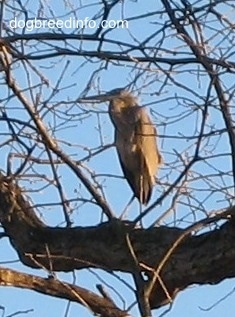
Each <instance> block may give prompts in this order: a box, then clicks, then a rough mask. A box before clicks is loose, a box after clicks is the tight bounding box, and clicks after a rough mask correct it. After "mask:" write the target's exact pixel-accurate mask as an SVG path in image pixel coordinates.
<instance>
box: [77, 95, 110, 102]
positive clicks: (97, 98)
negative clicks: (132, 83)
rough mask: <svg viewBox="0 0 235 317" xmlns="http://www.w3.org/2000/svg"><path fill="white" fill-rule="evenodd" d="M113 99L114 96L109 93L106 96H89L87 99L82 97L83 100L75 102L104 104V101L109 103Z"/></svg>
mask: <svg viewBox="0 0 235 317" xmlns="http://www.w3.org/2000/svg"><path fill="white" fill-rule="evenodd" d="M113 98H115V96H114V95H111V94H109V93H107V94H102V95H95V96H89V97H84V98H79V99H78V100H77V101H78V102H94V101H96V102H105V101H110V100H112V99H113Z"/></svg>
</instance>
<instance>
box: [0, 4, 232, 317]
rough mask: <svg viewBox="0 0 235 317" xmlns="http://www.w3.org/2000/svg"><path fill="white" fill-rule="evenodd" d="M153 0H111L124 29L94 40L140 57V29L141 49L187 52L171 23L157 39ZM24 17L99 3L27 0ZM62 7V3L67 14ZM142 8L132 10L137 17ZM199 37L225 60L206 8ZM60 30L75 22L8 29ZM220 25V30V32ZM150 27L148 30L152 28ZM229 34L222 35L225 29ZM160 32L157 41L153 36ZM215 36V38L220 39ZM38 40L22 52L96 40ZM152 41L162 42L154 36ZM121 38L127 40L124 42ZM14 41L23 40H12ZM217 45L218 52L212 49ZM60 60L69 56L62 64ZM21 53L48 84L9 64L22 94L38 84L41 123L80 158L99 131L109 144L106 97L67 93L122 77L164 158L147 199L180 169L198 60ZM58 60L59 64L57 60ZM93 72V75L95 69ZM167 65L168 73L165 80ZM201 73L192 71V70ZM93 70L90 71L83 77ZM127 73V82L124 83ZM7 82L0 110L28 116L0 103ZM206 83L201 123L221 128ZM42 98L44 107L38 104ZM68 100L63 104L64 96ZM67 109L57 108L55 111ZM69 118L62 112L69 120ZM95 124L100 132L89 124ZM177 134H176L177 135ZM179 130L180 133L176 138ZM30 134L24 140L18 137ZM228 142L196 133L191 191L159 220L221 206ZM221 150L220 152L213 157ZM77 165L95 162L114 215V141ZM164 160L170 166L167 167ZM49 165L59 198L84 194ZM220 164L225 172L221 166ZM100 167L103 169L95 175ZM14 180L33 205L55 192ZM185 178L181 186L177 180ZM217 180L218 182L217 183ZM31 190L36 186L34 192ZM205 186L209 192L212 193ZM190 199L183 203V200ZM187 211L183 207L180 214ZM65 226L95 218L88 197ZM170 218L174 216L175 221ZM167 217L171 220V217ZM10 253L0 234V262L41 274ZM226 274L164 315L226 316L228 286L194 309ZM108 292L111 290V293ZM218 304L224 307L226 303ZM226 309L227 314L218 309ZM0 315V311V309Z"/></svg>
mask: <svg viewBox="0 0 235 317" xmlns="http://www.w3.org/2000/svg"><path fill="white" fill-rule="evenodd" d="M160 3H161V2H160V1H159V2H156V1H153V0H149V1H148V3H147V4H146V1H144V0H140V1H131V0H129V1H123V2H122V1H120V4H118V5H117V6H116V7H115V8H114V10H113V11H112V13H111V15H110V16H109V19H110V20H111V19H113V20H114V19H126V20H127V21H128V28H126V29H112V30H111V29H110V30H107V31H109V32H108V33H107V36H106V39H109V40H110V42H109V43H105V44H104V45H103V48H102V49H103V50H106V51H108V50H109V51H115V52H118V53H119V54H121V53H122V54H124V52H125V54H128V56H131V57H133V58H134V57H135V56H140V57H144V54H143V52H141V51H140V50H139V49H138V47H139V46H140V44H141V43H142V41H144V40H145V39H146V38H147V37H149V36H150V35H152V37H151V38H149V40H148V42H147V43H146V46H148V47H149V49H148V51H147V52H148V54H149V55H150V56H156V57H159V58H160V57H162V58H176V59H177V58H188V57H192V54H191V52H190V50H189V49H188V47H187V46H186V45H185V43H184V42H183V41H182V39H181V38H180V37H178V36H176V35H174V31H173V30H172V29H170V28H168V29H167V30H166V33H165V34H164V39H163V32H160V31H159V30H161V28H162V27H163V26H164V23H166V21H168V18H167V16H166V15H164V14H163V15H162V14H160V11H161V10H162V6H161V4H160ZM175 3H176V4H177V3H178V5H181V2H180V1H176V2H175ZM191 3H193V5H194V6H195V7H198V8H199V7H200V6H204V5H206V4H207V3H208V2H207V1H195V2H193V1H191ZM22 4H23V5H26V7H27V11H28V19H33V18H35V17H39V16H40V17H41V18H44V19H55V17H57V18H59V19H61V20H63V21H65V20H66V19H68V18H69V17H73V18H77V19H81V20H83V19H85V18H86V17H89V18H90V19H94V20H95V19H96V18H98V16H99V12H102V11H100V10H101V6H100V5H97V2H96V1H95V0H94V1H90V2H89V3H88V4H87V3H83V1H80V2H79V3H76V2H74V3H73V6H72V5H70V4H69V3H67V4H66V5H65V4H64V3H63V2H62V1H49V2H45V3H44V2H43V3H42V5H41V6H40V5H39V4H35V3H34V2H29V3H27V2H26V1H24V2H22ZM14 5H15V7H14V8H10V7H8V8H7V7H6V9H5V15H4V19H5V23H6V24H7V25H9V23H10V20H11V19H13V18H15V17H17V19H18V20H19V19H22V20H25V19H26V15H25V13H24V12H23V11H20V7H19V5H18V4H17V3H15V4H14ZM217 10H218V11H219V10H220V11H221V12H224V14H225V16H226V17H228V18H229V19H231V21H234V18H235V13H234V11H231V10H230V8H229V7H228V6H226V5H223V4H220V5H218V6H217ZM67 12H69V13H68V14H67ZM151 12H155V15H149V16H146V14H147V13H151ZM140 15H141V17H140ZM200 22H201V25H202V29H203V32H204V34H205V37H206V38H207V39H209V43H208V47H207V53H208V55H209V56H210V57H212V58H218V56H222V57H224V58H227V57H228V56H229V59H231V60H233V54H234V53H233V50H232V49H231V50H228V49H227V48H228V46H229V45H230V46H231V41H229V38H230V33H229V31H228V30H226V29H225V31H224V32H218V30H219V28H220V27H221V26H220V25H218V22H216V21H215V19H214V17H213V16H212V15H211V16H210V15H208V16H207V17H206V16H205V17H203V16H201V17H200ZM47 31H49V32H51V33H53V32H54V33H61V32H65V33H67V34H79V32H81V31H79V30H74V29H65V28H64V29H62V30H59V29H57V30H56V29H54V30H52V29H51V30H49V29H46V30H45V29H43V30H41V29H37V30H33V31H31V32H29V31H27V30H25V29H19V28H18V29H16V30H15V32H16V33H18V34H22V32H26V34H32V33H43V32H47ZM83 32H84V34H92V33H93V32H94V30H93V29H89V28H86V29H85V30H84V31H83ZM226 32H227V33H226ZM189 33H190V35H192V36H193V30H191V29H189ZM153 34H154V35H153ZM226 34H228V36H227V37H226V36H225V35H226ZM161 39H162V42H161ZM222 39H223V42H221V41H222ZM114 40H116V41H120V42H123V43H124V44H122V45H117V44H115V43H113V41H114ZM36 43H37V41H34V42H30V43H29V44H30V45H29V46H26V45H25V47H24V51H25V53H26V54H30V56H32V57H34V56H39V55H40V54H41V55H43V54H47V53H50V49H51V47H50V46H49V44H51V45H57V46H58V47H59V46H60V47H62V48H66V49H70V50H73V51H76V50H78V51H79V50H80V51H81V50H87V51H97V49H98V44H97V42H95V41H76V40H70V41H68V42H67V43H63V44H61V43H60V42H59V41H58V42H53V41H52V42H51V43H48V41H44V42H42V43H41V44H38V43H37V45H36ZM130 44H132V45H135V46H136V49H135V50H130V51H128V49H130V47H129V46H130ZM160 44H161V45H160ZM128 45H129V46H128ZM18 49H22V47H20V45H19V47H18ZM219 54H221V55H219ZM67 61H69V64H68V65H67ZM30 62H31V63H32V64H33V65H34V66H35V67H37V69H38V70H39V71H40V74H43V77H44V78H47V79H48V80H49V85H48V86H47V85H44V86H43V90H42V91H41V90H40V84H41V82H42V77H40V76H39V73H36V72H34V71H33V70H32V69H30V67H28V66H27V67H28V68H27V70H30V72H29V73H27V71H26V68H24V67H23V66H22V64H20V63H19V64H16V67H15V68H14V76H15V77H16V79H17V80H18V82H19V83H20V85H21V88H27V87H28V86H29V83H30V84H31V86H32V87H33V88H32V89H31V91H26V93H25V94H26V96H27V97H28V98H29V100H31V99H33V98H35V96H36V94H40V93H41V97H40V98H41V104H40V107H39V109H40V112H41V115H43V118H44V122H45V124H46V125H47V127H48V129H50V128H51V130H53V129H54V130H55V131H54V132H53V133H54V135H55V137H56V138H57V139H58V140H59V144H60V146H61V148H62V149H63V150H64V151H65V152H66V153H68V154H69V155H70V156H71V157H73V158H74V159H75V160H80V159H82V158H84V157H86V156H87V154H88V152H87V150H86V148H91V149H98V148H99V147H100V146H101V139H102V142H104V144H105V145H107V144H112V143H113V127H112V124H111V122H110V119H109V117H108V113H107V104H98V105H93V106H91V105H90V104H82V105H78V104H76V103H75V102H73V101H74V100H76V99H77V98H79V97H80V96H81V94H83V93H84V89H85V88H86V86H87V83H88V81H89V80H90V87H89V89H88V91H86V95H92V94H94V93H97V92H99V91H108V90H110V89H113V88H116V87H121V86H127V85H130V84H132V85H131V90H133V92H134V93H135V95H139V102H140V104H142V105H146V108H147V109H148V111H149V112H151V114H152V118H153V121H154V123H155V124H156V126H157V129H158V133H159V140H158V144H159V147H160V149H161V152H162V154H163V157H164V162H165V164H164V165H163V167H162V168H161V169H160V171H159V174H158V177H159V179H160V183H161V185H159V186H156V188H155V190H154V195H153V198H152V202H153V201H155V200H156V199H157V198H158V197H159V196H160V195H161V194H162V193H163V192H164V190H165V188H166V186H169V184H171V183H172V182H173V181H174V180H175V179H176V178H177V177H178V176H179V175H180V173H181V172H182V170H183V163H182V161H180V159H179V154H180V155H181V156H182V159H184V160H185V161H187V159H190V157H192V155H193V153H194V151H195V139H194V138H193V136H195V135H198V131H199V129H200V125H201V120H202V114H201V110H202V109H204V104H205V100H206V96H207V92H208V89H209V88H208V87H209V85H210V83H209V80H208V76H206V75H205V74H203V73H202V72H201V71H202V70H201V69H200V68H199V66H198V65H196V64H187V65H185V66H182V65H180V66H178V67H175V68H174V69H173V70H170V69H169V66H168V65H167V64H164V63H158V64H155V65H154V64H151V65H148V63H138V64H135V63H134V62H133V63H130V62H118V61H109V63H106V62H105V61H100V60H99V59H98V58H83V57H80V56H75V55H74V56H63V55H62V56H59V57H54V58H48V59H42V60H41V59H39V60H33V59H32V60H30ZM66 65H67V66H66ZM95 71H96V73H95V75H94V72H95ZM63 73H64V75H63V77H62V80H61V82H60V85H59V90H58V91H57V92H56V93H55V95H54V96H53V97H52V98H51V99H50V101H49V102H48V103H47V99H48V98H49V97H50V96H51V94H52V91H53V88H55V86H56V84H57V83H58V79H59V78H60V77H61V76H62V74H63ZM166 73H168V75H169V76H170V78H171V79H168V82H167V83H166ZM199 75H200V76H199ZM232 76H233V74H229V73H224V74H223V75H221V79H222V80H223V87H224V89H225V90H226V89H229V90H230V91H231V90H232V89H234V88H233V85H234V79H233V77H232ZM91 79H92V80H91ZM133 82H134V83H135V84H133ZM8 94H9V91H8V89H7V88H6V87H2V88H1V92H0V98H1V100H2V107H6V108H7V113H8V115H9V116H10V117H12V118H14V117H16V118H19V119H22V120H28V115H27V113H26V112H25V110H24V109H23V108H22V106H21V105H20V103H18V102H17V101H16V100H15V99H12V100H11V101H10V102H9V103H8V104H6V102H5V99H6V98H7V97H8ZM213 96H215V92H214V91H212V92H211V94H210V102H211V104H210V109H209V114H208V119H207V126H206V127H205V131H204V132H210V131H211V129H213V130H217V129H218V130H220V129H223V128H224V122H223V120H222V116H221V113H220V111H219V110H218V101H217V100H216V99H214V100H213ZM43 102H45V105H46V106H45V107H43ZM68 102H71V104H68ZM50 105H51V106H55V105H57V106H56V109H57V110H58V111H59V113H60V114H61V115H60V116H58V117H56V116H54V114H53V111H48V107H49V106H50ZM65 112H66V113H67V115H66V116H65V115H63V114H62V113H65ZM68 120H69V121H68ZM98 125H100V126H101V132H102V133H99V131H98V129H97V127H98ZM2 127H3V132H2V134H1V135H0V143H2V142H3V141H4V140H5V138H6V135H5V134H4V132H6V131H7V126H6V125H3V124H2ZM176 137H177V138H176ZM180 137H182V138H180ZM25 142H29V143H30V141H28V140H27V141H25ZM14 146H15V148H14V147H10V146H4V147H1V148H0V164H1V165H0V168H2V169H6V161H7V156H8V154H9V153H10V152H13V153H15V152H20V151H21V149H20V148H19V147H18V146H17V145H16V144H14ZM229 151H230V148H229V143H228V137H227V134H226V133H217V134H215V135H214V136H212V137H211V138H205V139H204V140H203V142H202V148H201V151H200V155H201V156H202V157H204V158H205V159H204V160H203V161H201V162H198V163H196V164H195V165H194V166H193V168H192V173H191V175H189V179H188V180H187V181H186V180H185V183H184V184H183V185H184V186H185V187H186V188H187V190H188V193H190V195H183V194H182V195H181V196H180V197H179V200H178V203H177V205H176V210H175V213H174V214H171V215H170V216H169V217H168V218H166V219H164V223H165V224H168V225H179V226H181V227H186V226H188V225H190V224H191V223H192V221H193V220H195V219H194V218H193V217H192V214H191V213H190V211H192V209H193V208H197V207H198V206H199V204H201V205H200V208H201V210H200V211H199V209H198V211H197V212H196V213H195V214H194V216H195V217H196V219H197V220H199V219H201V218H202V217H204V216H205V213H204V210H206V211H208V212H209V211H211V210H216V209H220V208H225V207H227V206H228V204H229V198H230V197H229V195H230V194H232V189H230V188H229V186H231V187H232V186H233V183H232V178H231V173H230V175H229V174H228V173H229V172H230V171H231V161H230V156H229ZM225 154H226V155H225ZM222 155H223V156H222ZM34 156H35V157H36V156H38V157H41V158H46V156H45V153H44V151H43V149H40V148H37V149H36V150H35V152H34ZM84 163H85V164H86V166H87V167H88V168H89V169H90V170H93V171H95V172H96V173H97V174H98V175H100V176H98V177H97V180H98V181H99V182H100V183H101V184H102V186H103V190H104V192H105V197H106V198H107V200H108V202H109V203H110V205H111V206H112V208H113V210H114V211H115V212H116V213H117V214H120V213H121V212H122V210H123V209H124V207H125V205H126V204H127V202H128V201H129V199H130V197H131V190H130V188H129V186H128V184H127V183H126V181H125V180H124V179H122V178H120V176H122V171H121V168H120V166H119V162H118V159H117V155H116V152H115V149H114V147H110V148H109V149H107V150H105V151H104V152H102V153H101V154H99V155H97V156H94V157H92V158H91V159H89V160H86V161H85V162H84ZM19 164H20V159H19V158H17V157H15V158H14V159H13V160H12V167H13V169H16V168H17V166H19ZM171 168H172V169H171ZM32 170H34V171H36V172H37V173H40V174H45V175H47V176H48V177H49V178H50V177H52V172H51V170H50V169H49V168H48V167H47V166H46V165H39V164H38V165H37V164H34V166H33V169H29V170H28V173H29V174H30V173H32ZM58 173H59V175H60V177H61V182H62V184H63V186H64V188H65V192H66V195H67V197H69V198H76V197H80V196H79V195H82V196H83V197H86V198H87V199H89V198H90V197H89V195H88V194H87V192H86V190H85V189H84V188H82V187H81V188H80V183H79V182H78V180H77V178H76V177H75V176H74V175H73V174H72V172H71V171H70V170H69V169H68V168H66V167H64V166H59V167H58ZM222 173H225V174H224V175H222ZM104 174H105V176H103V175H104ZM205 176H207V178H208V179H209V181H205V180H204V179H203V177H205ZM21 184H22V186H24V187H25V189H26V191H27V190H29V189H31V190H32V189H34V190H35V192H28V195H30V197H31V199H32V200H33V201H34V203H37V204H40V203H42V202H44V203H45V202H48V203H51V202H58V192H57V190H56V189H55V187H53V186H49V187H47V188H45V189H42V186H43V184H44V181H42V180H40V181H39V180H37V182H36V181H35V182H32V183H29V182H28V181H26V180H23V179H22V180H21ZM186 185H187V186H186ZM221 187H223V188H222V189H221ZM38 189H40V191H38ZM211 189H213V193H211ZM173 194H175V191H174V192H173V193H172V194H171V195H169V197H168V198H166V199H165V200H164V201H163V203H162V205H161V206H158V208H157V210H154V211H152V212H151V213H150V215H149V216H148V217H146V219H145V220H144V224H145V225H146V226H147V225H149V224H151V223H152V222H153V221H155V220H156V218H158V217H159V216H160V215H161V214H162V213H163V212H164V211H166V210H167V209H168V208H169V205H170V204H171V202H172V199H173ZM189 205H191V207H189ZM136 210H138V203H137V202H134V203H133V205H132V206H131V208H130V211H129V213H128V219H133V218H135V216H136ZM39 213H40V215H41V216H42V219H44V221H45V222H46V223H47V224H49V225H59V224H63V221H64V218H63V213H62V210H61V208H59V207H58V206H55V207H50V208H48V207H47V208H46V207H45V208H40V209H39ZM186 215H188V216H186ZM72 218H73V221H74V225H94V224H97V223H98V222H99V221H100V210H99V208H95V207H94V206H93V205H91V204H86V205H81V206H80V205H79V206H78V207H77V208H76V210H75V211H74V213H73V217H72ZM175 219H177V221H175ZM174 221H175V222H174ZM10 260H17V255H16V253H15V252H14V250H13V249H12V247H11V246H10V245H9V242H8V241H7V240H6V239H2V240H0V263H3V266H9V267H11V268H15V269H19V270H20V271H23V272H30V273H32V274H35V275H40V276H46V272H43V271H42V270H31V269H29V268H27V267H25V266H23V265H21V264H20V263H19V262H18V263H14V264H4V263H5V261H10ZM98 273H99V274H100V276H102V277H103V278H105V279H106V281H107V282H108V283H110V284H111V285H112V286H114V287H116V288H117V290H119V292H120V293H121V295H122V297H123V298H124V299H126V301H127V302H128V304H130V303H131V302H132V301H133V294H132V293H131V292H130V291H129V290H128V289H126V288H125V287H124V286H123V284H121V283H120V282H118V281H117V280H116V279H114V278H113V277H111V276H110V275H108V274H106V273H103V272H100V271H99V272H98ZM58 276H59V277H60V278H61V279H63V280H66V281H72V273H69V274H64V273H59V274H58ZM125 278H126V279H127V280H128V281H130V283H132V282H131V279H130V278H129V277H127V276H126V275H125ZM233 281H234V280H233V279H230V280H226V281H224V282H223V283H220V284H219V285H214V286H192V287H190V288H189V289H187V290H185V291H184V292H182V293H180V294H179V296H178V297H177V299H176V300H175V302H174V305H173V308H172V310H171V311H170V312H169V313H168V314H167V315H166V316H170V317H171V316H172V317H173V316H174V317H175V316H181V315H182V314H184V315H190V316H192V317H194V316H195V317H196V316H197V317H198V316H207V317H208V316H209V317H210V316H213V317H214V316H220V315H221V314H223V316H232V311H233V310H234V308H235V307H234V300H233V296H234V295H233V294H232V295H231V296H230V297H228V298H227V299H225V300H224V301H223V302H221V303H219V304H218V305H216V306H215V307H214V308H213V309H211V310H208V311H203V310H200V308H199V307H203V308H208V307H210V306H212V305H213V304H214V303H216V302H217V301H218V300H220V299H221V298H223V297H224V296H226V294H227V293H229V292H230V291H231V290H232V289H233ZM76 283H77V284H78V285H80V286H84V287H87V288H88V289H91V290H92V291H96V290H95V284H98V283H99V281H98V280H97V278H96V277H94V275H93V274H92V273H91V272H87V271H85V270H82V271H78V272H76ZM111 293H112V292H111ZM112 295H113V296H114V299H115V300H116V301H117V303H119V304H120V306H121V305H122V302H121V301H120V300H119V299H118V297H117V296H116V295H115V294H113V293H112ZM0 305H1V306H3V307H6V312H5V315H4V316H7V315H9V314H11V313H14V312H15V311H18V310H21V311H22V310H27V309H31V308H32V309H34V312H31V313H28V316H39V315H40V316H42V315H43V316H51V313H52V312H53V315H54V316H64V314H65V309H66V305H67V302H66V301H62V300H59V299H53V298H50V297H46V296H43V295H40V294H37V293H33V292H31V291H26V290H20V289H13V288H6V287H2V288H0ZM227 307H229V308H230V309H229V310H228V309H227ZM165 309H166V307H163V308H162V309H161V310H160V312H163V311H164V310H165ZM225 311H226V315H225ZM0 314H1V312H0ZM159 314H160V313H159V312H158V311H154V316H159ZM78 315H79V316H80V315H82V316H85V317H86V316H90V313H89V312H88V311H87V310H86V309H85V308H83V307H81V306H79V305H75V304H72V306H71V309H70V311H69V313H68V316H70V317H72V316H78ZM133 315H135V316H137V315H138V313H137V311H136V310H133Z"/></svg>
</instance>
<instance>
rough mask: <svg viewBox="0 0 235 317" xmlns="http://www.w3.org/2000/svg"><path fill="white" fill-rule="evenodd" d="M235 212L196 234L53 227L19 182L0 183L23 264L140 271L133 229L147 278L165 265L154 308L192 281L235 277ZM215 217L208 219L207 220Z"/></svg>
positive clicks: (117, 224) (0, 214) (4, 218)
mask: <svg viewBox="0 0 235 317" xmlns="http://www.w3.org/2000/svg"><path fill="white" fill-rule="evenodd" d="M234 213H235V208H234V207H232V208H231V209H229V210H228V211H227V212H225V213H224V214H223V216H224V218H225V219H227V220H224V221H225V223H224V224H223V225H222V226H221V227H220V229H216V230H213V231H210V232H207V233H204V234H201V235H197V236H192V235H191V234H190V233H191V231H192V230H196V229H197V228H196V227H195V226H192V228H190V229H189V230H188V231H187V230H183V229H180V228H169V227H159V228H150V229H148V230H145V229H137V228H133V225H132V224H131V223H123V222H121V221H117V220H116V221H111V222H109V223H103V224H100V225H99V226H94V227H86V228H83V227H74V228H52V227H47V226H45V224H44V223H43V222H42V221H41V220H39V219H38V218H37V216H36V215H35V213H34V210H33V208H32V207H31V206H30V205H29V203H28V202H27V200H26V199H25V198H24V197H23V195H22V193H21V190H20V188H19V186H17V185H15V184H14V183H13V182H12V181H10V180H8V179H7V178H5V177H1V181H0V221H1V223H2V226H3V228H4V230H5V232H6V233H7V235H8V236H9V239H10V241H11V244H12V245H13V247H14V248H15V250H16V251H17V253H18V255H19V257H20V259H21V261H22V263H24V264H25V265H28V266H30V267H33V268H46V269H47V270H49V271H51V270H52V271H72V270H74V269H81V268H87V267H95V268H102V269H104V270H106V271H114V270H118V271H123V272H131V273H135V271H136V265H134V263H133V256H132V254H131V252H130V249H129V248H128V245H127V242H126V241H127V240H126V236H127V233H128V236H129V239H130V242H131V246H132V248H133V250H134V252H135V256H136V259H137V260H138V261H139V263H140V266H141V267H142V269H143V272H145V274H147V276H149V277H151V276H152V274H154V273H153V270H154V271H155V272H156V271H157V270H156V268H157V267H158V266H159V265H161V269H160V270H158V271H157V272H159V279H157V281H156V283H155V285H154V287H153V290H152V293H151V294H150V305H151V308H156V307H159V306H162V305H163V304H166V303H168V302H169V301H170V299H173V298H174V296H175V295H176V294H177V293H178V292H179V291H180V290H182V289H184V288H186V287H187V286H189V285H191V284H195V283H197V284H208V283H211V284H212V283H213V284H214V283H218V282H220V281H221V280H223V279H224V278H229V277H234V276H235V267H234V261H235V250H234V240H235V230H234V227H235V225H234V220H233V217H234ZM221 218H222V216H216V217H214V218H213V220H214V221H215V222H216V221H218V220H219V219H221ZM211 221H212V220H211V219H205V221H204V223H205V224H208V223H211ZM202 224H203V222H201V223H199V225H200V227H202ZM181 237H182V238H181ZM94 241H95V243H94ZM177 241H178V242H177ZM215 241H216V244H215ZM179 242H180V243H179ZM174 243H175V244H176V246H175V247H174V249H173V250H172V247H173V246H174ZM168 254H170V255H169V256H167V255H168ZM166 256H167V261H165V262H164V265H162V263H163V260H164V258H165V257H166ZM148 268H150V269H148ZM151 268H152V269H153V270H151ZM163 286H164V287H163ZM166 291H167V294H166Z"/></svg>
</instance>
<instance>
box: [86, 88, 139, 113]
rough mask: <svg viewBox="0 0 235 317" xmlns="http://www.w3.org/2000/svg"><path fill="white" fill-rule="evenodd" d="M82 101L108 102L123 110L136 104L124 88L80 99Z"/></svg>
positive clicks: (134, 99)
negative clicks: (118, 105)
mask: <svg viewBox="0 0 235 317" xmlns="http://www.w3.org/2000/svg"><path fill="white" fill-rule="evenodd" d="M82 101H88V102H89V101H97V102H107V101H109V102H110V103H116V104H120V106H122V107H123V108H124V107H129V106H135V105H136V104H137V102H136V98H135V97H134V96H133V95H132V94H131V93H130V92H129V91H128V90H126V89H125V88H115V89H112V90H111V91H109V92H107V93H105V94H100V95H95V96H90V97H85V98H82Z"/></svg>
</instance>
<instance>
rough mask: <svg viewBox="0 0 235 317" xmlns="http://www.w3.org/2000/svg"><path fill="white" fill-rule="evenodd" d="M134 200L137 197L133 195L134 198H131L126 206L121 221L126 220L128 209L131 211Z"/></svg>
mask: <svg viewBox="0 0 235 317" xmlns="http://www.w3.org/2000/svg"><path fill="white" fill-rule="evenodd" d="M134 199H135V196H134V195H133V196H132V197H131V200H130V201H129V202H128V204H127V205H126V207H125V209H124V210H123V212H122V213H121V215H120V217H119V219H120V220H123V219H124V218H125V216H126V214H127V211H128V209H129V207H130V205H131V204H132V203H133V201H134Z"/></svg>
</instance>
